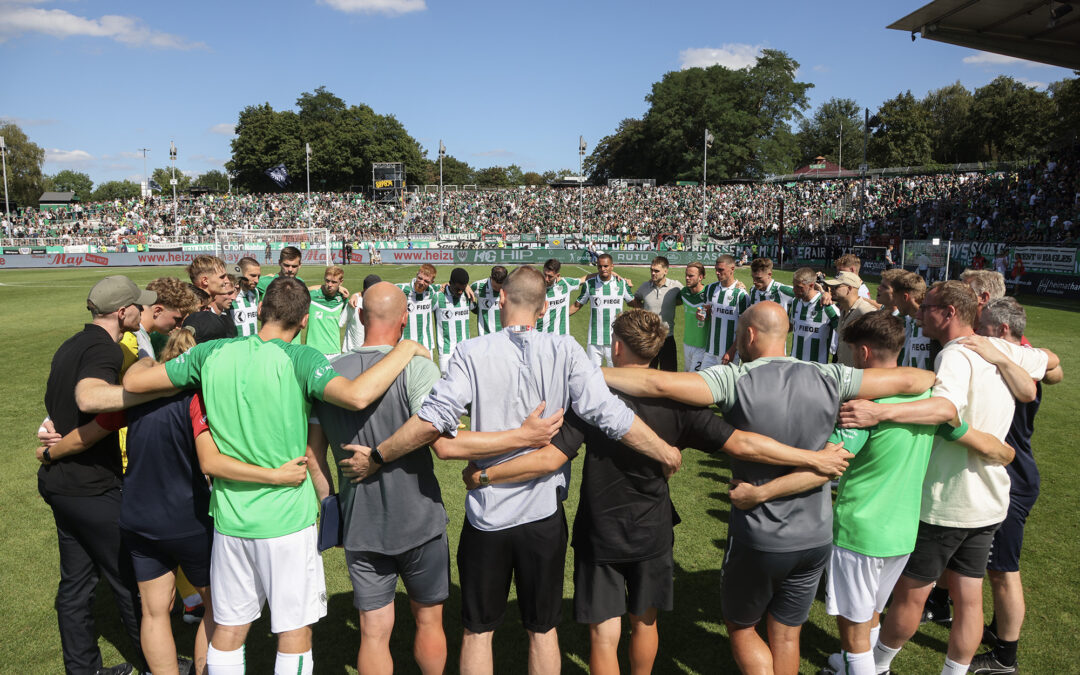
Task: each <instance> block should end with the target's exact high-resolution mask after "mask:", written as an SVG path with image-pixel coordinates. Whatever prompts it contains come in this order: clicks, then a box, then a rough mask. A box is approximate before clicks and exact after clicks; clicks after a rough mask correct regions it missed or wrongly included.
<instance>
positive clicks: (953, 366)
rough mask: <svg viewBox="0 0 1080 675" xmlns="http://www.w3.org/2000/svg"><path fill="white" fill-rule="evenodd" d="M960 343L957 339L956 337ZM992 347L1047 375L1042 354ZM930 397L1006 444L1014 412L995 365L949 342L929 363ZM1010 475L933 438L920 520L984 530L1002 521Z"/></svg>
mask: <svg viewBox="0 0 1080 675" xmlns="http://www.w3.org/2000/svg"><path fill="white" fill-rule="evenodd" d="M958 339H959V338H958ZM990 341H991V342H993V344H994V346H995V347H997V348H998V349H999V350H1001V351H1002V352H1004V353H1005V354H1006V355H1007V356H1008V357H1009V358H1010V359H1012V360H1013V361H1014V362H1016V363H1017V364H1019V365H1020V367H1021V368H1023V369H1024V370H1026V371H1027V372H1028V373H1029V374H1030V375H1031V377H1032V378H1033V379H1036V380H1041V379H1042V378H1043V376H1044V375H1045V374H1046V353H1045V352H1043V351H1041V350H1038V349H1030V348H1026V347H1021V346H1020V345H1015V344H1013V343H1011V342H1006V341H1005V340H1001V339H999V338H990ZM934 370H935V372H936V373H937V382H936V383H935V384H934V391H933V394H934V396H941V397H944V398H946V399H948V400H949V401H950V402H952V404H953V405H955V406H956V411H957V413H959V415H960V419H961V420H963V421H965V422H967V423H968V425H969V426H970V427H972V428H974V429H978V430H979V431H983V432H986V433H988V434H992V435H993V436H995V437H996V438H997V439H998V440H999V441H1004V440H1005V434H1007V433H1008V432H1009V425H1010V424H1011V423H1012V419H1013V412H1014V410H1015V409H1016V399H1014V398H1013V396H1012V393H1011V392H1010V391H1009V388H1008V386H1007V385H1006V384H1005V380H1003V379H1002V377H1001V375H1000V374H998V371H997V367H995V366H994V365H992V364H990V363H989V362H987V361H985V360H983V358H982V357H981V356H979V355H978V354H976V353H975V352H973V351H971V350H970V349H968V348H967V347H965V346H963V345H962V344H960V343H958V342H957V340H951V341H950V342H948V343H947V344H946V345H945V346H944V347H943V348H942V350H941V353H940V354H938V357H937V361H936V362H935V365H934ZM1009 485H1010V481H1009V474H1008V473H1007V472H1006V471H1005V467H1003V466H1001V465H998V464H990V463H988V462H987V461H985V460H984V459H982V458H981V457H980V456H979V455H977V454H975V453H974V452H970V451H968V450H967V449H965V448H964V447H963V446H961V445H959V444H957V443H953V442H950V441H946V440H944V439H942V438H940V437H935V438H934V449H933V452H932V453H931V455H930V464H929V466H927V468H926V479H925V480H924V481H923V493H922V512H921V514H920V518H919V519H920V520H922V521H923V522H925V523H929V524H931V525H940V526H943V527H965V528H972V527H986V526H987V525H993V524H994V523H1000V522H1001V521H1003V520H1005V515H1006V513H1007V512H1008V510H1009Z"/></svg>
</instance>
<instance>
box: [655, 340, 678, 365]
mask: <svg viewBox="0 0 1080 675" xmlns="http://www.w3.org/2000/svg"><path fill="white" fill-rule="evenodd" d="M649 367H650V368H657V367H659V368H660V370H666V371H668V372H671V373H674V372H675V371H677V370H678V369H679V350H678V348H677V347H676V346H675V336H674V335H669V336H667V339H666V340H664V346H662V347H660V351H659V352H658V353H657V354H656V356H654V357H653V360H652V363H650V364H649Z"/></svg>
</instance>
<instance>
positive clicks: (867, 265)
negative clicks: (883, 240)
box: [851, 246, 886, 277]
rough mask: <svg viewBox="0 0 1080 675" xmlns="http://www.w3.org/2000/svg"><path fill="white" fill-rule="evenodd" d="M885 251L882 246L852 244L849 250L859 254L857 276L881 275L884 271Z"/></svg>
mask: <svg viewBox="0 0 1080 675" xmlns="http://www.w3.org/2000/svg"><path fill="white" fill-rule="evenodd" d="M885 251H886V248H885V247H884V246H852V247H851V252H852V253H854V254H855V255H857V256H859V262H860V263H862V267H860V268H859V276H863V277H865V276H866V275H868V274H869V275H871V276H876V277H879V276H881V273H882V272H884V271H885Z"/></svg>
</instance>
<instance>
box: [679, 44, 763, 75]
mask: <svg viewBox="0 0 1080 675" xmlns="http://www.w3.org/2000/svg"><path fill="white" fill-rule="evenodd" d="M761 49H762V46H761V45H748V44H742V43H739V42H733V43H730V44H725V45H722V46H720V47H696V48H692V49H684V50H682V51H681V52H679V67H680V68H681V69H682V70H686V69H687V68H708V67H709V66H716V65H720V66H724V67H725V68H731V69H733V70H738V69H739V68H746V67H747V66H753V65H754V64H755V63H757V60H758V57H759V56H761Z"/></svg>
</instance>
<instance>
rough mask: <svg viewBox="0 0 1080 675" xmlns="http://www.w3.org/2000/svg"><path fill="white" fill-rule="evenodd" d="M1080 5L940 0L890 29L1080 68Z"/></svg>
mask: <svg viewBox="0 0 1080 675" xmlns="http://www.w3.org/2000/svg"><path fill="white" fill-rule="evenodd" d="M1074 5H1080V2H1051V1H1049V0H934V1H933V2H931V3H929V4H927V5H925V6H923V7H920V8H919V9H917V10H915V11H914V12H912V13H911V14H908V15H907V16H905V17H904V18H902V19H900V20H898V21H895V22H893V23H892V24H891V25H890V26H888V27H889V28H891V29H893V30H902V31H904V32H907V33H911V36H912V37H911V39H912V40H914V39H915V34H916V33H917V34H919V35H920V36H922V37H924V38H926V39H927V40H936V41H938V42H946V43H948V44H952V45H958V46H960V47H970V48H971V49H979V50H982V51H985V52H994V53H995V54H1004V55H1005V56H1013V57H1016V58H1018V59H1025V60H1028V61H1038V62H1040V63H1047V64H1050V65H1052V66H1061V67H1062V68H1072V69H1074V70H1077V69H1080V7H1074Z"/></svg>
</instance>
